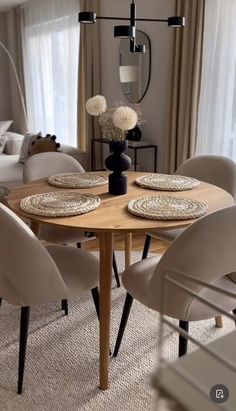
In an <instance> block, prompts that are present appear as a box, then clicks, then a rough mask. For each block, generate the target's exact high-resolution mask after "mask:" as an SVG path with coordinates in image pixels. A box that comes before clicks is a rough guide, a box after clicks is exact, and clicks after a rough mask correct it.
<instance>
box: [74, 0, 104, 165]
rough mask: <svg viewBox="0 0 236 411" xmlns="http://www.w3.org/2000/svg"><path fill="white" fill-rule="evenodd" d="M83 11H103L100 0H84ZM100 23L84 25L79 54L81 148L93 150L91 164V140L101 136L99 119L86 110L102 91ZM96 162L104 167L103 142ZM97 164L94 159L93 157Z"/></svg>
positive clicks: (79, 142) (97, 149)
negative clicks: (88, 103) (90, 100)
mask: <svg viewBox="0 0 236 411" xmlns="http://www.w3.org/2000/svg"><path fill="white" fill-rule="evenodd" d="M80 10H81V11H94V12H95V13H96V14H97V15H99V14H100V0H82V1H81V7H80ZM100 87H101V64H100V23H99V21H97V23H95V24H81V26H80V56H79V90H78V147H79V148H80V150H83V151H86V152H88V153H89V157H90V163H91V160H92V159H91V139H92V138H95V137H99V126H98V123H97V119H96V118H94V117H92V116H89V115H88V114H87V113H86V110H85V103H86V100H87V99H88V98H90V97H92V96H94V95H96V94H100V93H101V91H100ZM95 155H96V165H97V167H101V164H102V153H101V144H97V145H96V154H95ZM93 163H94V159H93Z"/></svg>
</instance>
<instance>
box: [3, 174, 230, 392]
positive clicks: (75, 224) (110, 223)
mask: <svg viewBox="0 0 236 411" xmlns="http://www.w3.org/2000/svg"><path fill="white" fill-rule="evenodd" d="M94 173H95V174H99V175H103V176H104V175H108V172H101V171H99V172H94ZM126 174H127V176H128V192H127V194H125V195H121V196H113V195H110V194H109V193H108V186H107V185H103V186H100V187H94V188H89V189H73V191H78V192H83V193H85V192H86V193H92V194H96V195H98V196H99V197H100V199H101V204H100V206H99V207H98V208H97V209H95V210H93V211H91V212H89V213H87V214H82V215H79V216H73V217H60V218H55V217H53V218H52V217H51V218H48V217H42V216H37V215H33V214H28V213H25V212H23V211H22V210H21V209H20V201H21V200H22V198H24V197H26V196H29V195H32V194H37V193H45V192H50V191H57V190H65V188H63V189H62V188H58V187H54V186H51V185H49V184H48V182H47V179H42V180H38V181H34V182H31V183H27V184H24V185H22V186H20V187H17V188H15V189H14V190H11V191H10V193H9V195H8V200H7V201H8V204H9V206H10V208H11V209H12V210H13V211H15V212H16V213H17V214H19V215H21V216H23V217H26V218H28V219H30V220H31V222H32V226H31V228H32V230H33V231H34V232H35V234H36V235H37V232H38V227H39V224H40V223H43V224H50V225H51V224H52V225H57V226H63V227H68V228H74V229H78V230H84V231H92V232H95V233H96V234H97V235H98V237H99V250H100V388H101V389H102V390H106V389H107V388H108V387H109V347H110V315H111V277H112V275H111V274H112V252H113V236H114V234H115V233H123V234H124V235H125V265H126V266H128V265H129V264H130V253H131V247H132V237H131V236H132V233H134V232H143V233H145V232H150V231H152V230H155V229H163V230H164V229H173V228H180V227H186V226H188V225H189V224H192V223H194V221H196V220H195V219H191V220H167V221H163V220H151V219H146V218H142V217H137V216H134V215H132V214H130V213H129V212H128V210H127V204H128V202H129V201H130V200H132V199H135V198H139V197H143V196H148V195H157V194H167V193H166V192H165V193H164V192H163V191H162V192H160V191H157V190H152V189H146V188H142V187H140V186H138V185H137V184H136V183H135V180H136V178H137V177H139V176H142V175H145V174H147V173H141V172H127V173H126ZM168 194H171V195H175V196H180V197H187V198H190V199H194V200H200V201H204V202H205V203H207V205H208V211H207V213H211V212H213V211H215V210H217V209H220V208H224V207H228V206H231V205H233V204H234V200H233V197H232V196H231V195H230V194H229V193H227V192H226V191H224V190H222V189H221V188H219V187H216V186H214V185H211V184H208V183H204V182H201V183H200V185H199V186H198V187H196V188H194V189H192V190H187V191H179V192H168ZM219 235H220V233H219Z"/></svg>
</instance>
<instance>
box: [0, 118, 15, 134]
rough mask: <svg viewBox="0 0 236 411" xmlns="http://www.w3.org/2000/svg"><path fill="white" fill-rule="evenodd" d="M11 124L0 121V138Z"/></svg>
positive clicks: (8, 121)
mask: <svg viewBox="0 0 236 411" xmlns="http://www.w3.org/2000/svg"><path fill="white" fill-rule="evenodd" d="M12 123H13V121H12V120H6V121H3V120H1V121H0V136H1V135H2V134H4V133H5V132H6V131H7V130H8V129H9V127H10V126H11V125H12Z"/></svg>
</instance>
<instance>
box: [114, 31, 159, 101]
mask: <svg viewBox="0 0 236 411" xmlns="http://www.w3.org/2000/svg"><path fill="white" fill-rule="evenodd" d="M136 44H144V45H145V48H146V52H145V53H131V52H130V40H128V39H122V40H121V41H120V49H119V75H120V84H121V88H122V91H123V93H124V95H125V97H126V98H127V100H128V101H129V102H130V103H139V102H140V101H141V100H142V99H143V97H144V96H145V94H146V92H147V89H148V85H149V82H150V75H151V42H150V39H149V37H148V36H147V35H146V34H145V33H144V32H143V31H140V30H136Z"/></svg>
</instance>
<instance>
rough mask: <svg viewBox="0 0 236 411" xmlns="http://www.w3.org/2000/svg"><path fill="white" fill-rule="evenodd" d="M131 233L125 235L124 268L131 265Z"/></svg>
mask: <svg viewBox="0 0 236 411" xmlns="http://www.w3.org/2000/svg"><path fill="white" fill-rule="evenodd" d="M131 251H132V233H127V234H125V268H128V267H129V266H130V264H131Z"/></svg>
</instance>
